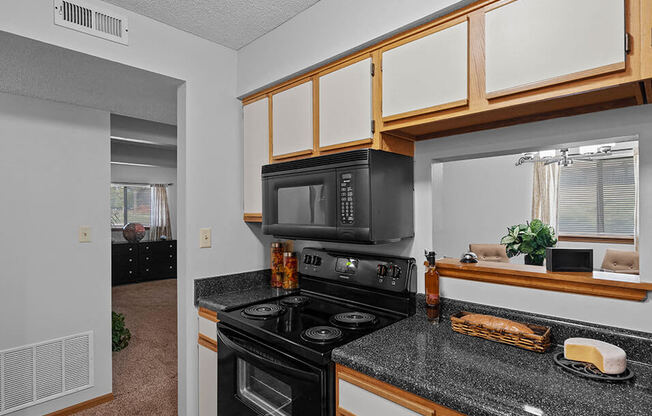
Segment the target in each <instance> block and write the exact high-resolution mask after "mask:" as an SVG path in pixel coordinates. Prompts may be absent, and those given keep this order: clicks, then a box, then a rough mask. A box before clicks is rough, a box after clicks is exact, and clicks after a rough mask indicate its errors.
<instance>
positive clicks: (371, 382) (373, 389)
mask: <svg viewBox="0 0 652 416" xmlns="http://www.w3.org/2000/svg"><path fill="white" fill-rule="evenodd" d="M335 374H336V376H335V377H336V378H335V397H336V398H335V406H336V415H337V416H356V415H355V414H353V413H352V412H350V411H348V410H346V409H343V408H341V407H340V387H339V385H340V383H339V380H343V381H346V382H348V383H351V384H353V385H355V386H357V387H360V388H361V389H363V390H366V391H368V392H370V393H372V394H375V395H376V396H379V397H382V398H384V399H386V400H389V401H391V402H394V403H396V404H398V405H399V406H402V407H405V408H406V409H409V410H412V411H413V412H415V413H418V414H420V415H423V416H464V415H463V414H462V413H459V412H456V411H454V410H451V409H449V408H447V407H444V406H441V405H438V404H437V403H434V402H431V401H430V400H426V399H424V398H423V397H419V396H417V395H415V394H412V393H409V392H407V391H405V390H401V389H399V388H398V387H395V386H392V385H391V384H387V383H384V382H382V381H380V380H377V379H375V378H373V377H369V376H367V375H365V374H362V373H359V372H357V371H355V370H352V369H350V368H348V367H345V366H343V365H340V364H336V366H335Z"/></svg>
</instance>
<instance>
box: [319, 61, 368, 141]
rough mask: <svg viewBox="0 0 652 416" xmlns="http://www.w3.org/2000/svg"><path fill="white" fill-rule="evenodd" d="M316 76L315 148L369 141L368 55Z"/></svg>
mask: <svg viewBox="0 0 652 416" xmlns="http://www.w3.org/2000/svg"><path fill="white" fill-rule="evenodd" d="M345 65H346V66H344V67H336V68H335V69H333V70H331V71H330V72H326V73H324V74H322V75H320V76H319V150H320V151H326V150H331V149H336V148H340V147H350V146H354V145H363V144H369V143H371V142H372V140H373V134H374V133H373V131H372V120H373V116H372V112H373V110H372V77H373V75H372V73H373V71H374V69H373V67H372V62H371V57H368V58H366V59H362V60H359V61H357V62H355V63H353V64H348V65H347V64H345Z"/></svg>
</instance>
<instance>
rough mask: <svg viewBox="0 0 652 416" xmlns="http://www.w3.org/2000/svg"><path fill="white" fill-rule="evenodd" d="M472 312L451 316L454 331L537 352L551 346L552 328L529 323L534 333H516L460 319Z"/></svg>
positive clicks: (544, 350)
mask: <svg viewBox="0 0 652 416" xmlns="http://www.w3.org/2000/svg"><path fill="white" fill-rule="evenodd" d="M469 314H471V312H464V311H462V312H458V313H456V314H455V315H453V316H451V325H452V327H453V331H455V332H459V333H460V334H465V335H471V336H473V337H479V338H484V339H488V340H490V341H495V342H501V343H503V344H508V345H513V346H515V347H519V348H524V349H526V350H530V351H535V352H546V351H547V350H548V348H550V328H548V327H547V326H541V325H534V324H528V323H525V322H521V323H522V324H524V325H527V326H528V327H529V328H530V329H532V331H534V334H515V333H512V332H507V331H498V330H495V329H491V328H487V327H485V326H484V325H475V324H470V323H468V322H465V321H463V320H462V319H460V318H461V317H463V316H465V315H469Z"/></svg>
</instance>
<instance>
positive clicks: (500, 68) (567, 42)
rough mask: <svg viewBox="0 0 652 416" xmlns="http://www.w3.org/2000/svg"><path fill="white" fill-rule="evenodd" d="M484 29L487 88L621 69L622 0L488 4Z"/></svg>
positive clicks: (527, 0) (530, 0) (522, 0)
mask: <svg viewBox="0 0 652 416" xmlns="http://www.w3.org/2000/svg"><path fill="white" fill-rule="evenodd" d="M485 31H486V71H487V74H486V82H487V92H488V93H493V92H496V91H501V90H507V89H512V88H516V87H522V86H527V85H528V84H533V83H540V82H542V81H546V80H550V79H552V78H557V77H561V76H568V75H570V74H575V73H578V72H583V71H588V70H594V69H596V68H601V67H605V66H608V65H612V64H613V65H615V64H622V65H623V69H624V63H625V48H624V39H625V3H624V0H600V1H597V2H596V1H595V0H516V1H514V2H512V3H508V4H506V5H504V6H501V7H498V8H496V9H493V10H489V11H488V12H487V13H486V15H485ZM593 75H595V74H593Z"/></svg>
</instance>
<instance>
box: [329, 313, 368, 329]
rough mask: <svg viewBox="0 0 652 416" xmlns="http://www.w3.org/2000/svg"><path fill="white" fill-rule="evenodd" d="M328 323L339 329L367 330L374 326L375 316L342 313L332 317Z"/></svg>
mask: <svg viewBox="0 0 652 416" xmlns="http://www.w3.org/2000/svg"><path fill="white" fill-rule="evenodd" d="M329 321H330V323H331V324H333V325H336V326H339V327H344V328H350V329H363V328H369V327H372V326H374V325H375V324H376V322H377V319H376V316H375V315H373V314H370V313H367V312H356V311H354V312H344V313H338V314H337V315H333V316H331V317H330V319H329Z"/></svg>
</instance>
